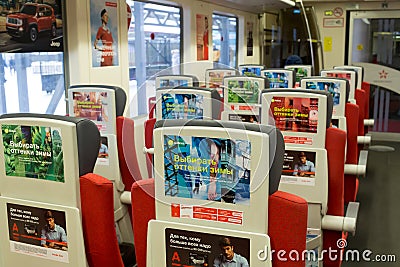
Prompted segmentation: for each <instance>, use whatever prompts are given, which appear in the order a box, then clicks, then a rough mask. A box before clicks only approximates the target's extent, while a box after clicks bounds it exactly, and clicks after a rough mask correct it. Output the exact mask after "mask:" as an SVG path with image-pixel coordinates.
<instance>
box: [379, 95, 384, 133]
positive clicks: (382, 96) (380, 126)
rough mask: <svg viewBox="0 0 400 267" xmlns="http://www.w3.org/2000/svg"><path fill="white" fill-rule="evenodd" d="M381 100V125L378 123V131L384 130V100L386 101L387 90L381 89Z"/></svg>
mask: <svg viewBox="0 0 400 267" xmlns="http://www.w3.org/2000/svg"><path fill="white" fill-rule="evenodd" d="M379 98H380V101H379V125H378V131H379V132H382V130H383V106H384V104H385V103H384V101H385V91H384V90H381V92H380V96H379Z"/></svg>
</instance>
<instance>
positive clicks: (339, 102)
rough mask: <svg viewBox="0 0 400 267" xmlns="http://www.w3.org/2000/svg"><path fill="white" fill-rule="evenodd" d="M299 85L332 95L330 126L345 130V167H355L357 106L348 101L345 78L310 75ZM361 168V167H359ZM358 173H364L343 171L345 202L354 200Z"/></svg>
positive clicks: (356, 158) (356, 153)
mask: <svg viewBox="0 0 400 267" xmlns="http://www.w3.org/2000/svg"><path fill="white" fill-rule="evenodd" d="M301 86H302V87H303V88H306V89H314V90H323V91H327V92H329V93H331V95H332V97H333V115H332V120H331V124H332V127H337V128H339V129H342V130H344V131H346V133H347V143H346V167H345V170H346V169H351V168H349V167H350V166H352V168H353V167H355V169H357V167H356V166H357V165H358V135H359V128H358V125H359V106H358V105H356V104H353V103H350V102H349V101H348V100H349V94H350V84H349V82H348V80H347V79H342V78H333V77H310V78H304V79H302V80H301ZM360 169H361V167H360ZM358 175H360V176H362V175H365V173H364V174H363V173H361V172H359V173H357V174H354V173H353V174H347V173H345V187H344V190H345V193H344V195H345V203H346V204H347V203H348V202H352V201H355V199H356V195H357V192H358V183H359V182H358Z"/></svg>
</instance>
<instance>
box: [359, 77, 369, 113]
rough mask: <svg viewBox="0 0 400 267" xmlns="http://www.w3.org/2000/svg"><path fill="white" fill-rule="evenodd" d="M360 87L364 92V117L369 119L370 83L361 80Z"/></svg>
mask: <svg viewBox="0 0 400 267" xmlns="http://www.w3.org/2000/svg"><path fill="white" fill-rule="evenodd" d="M361 89H363V90H364V92H365V97H366V101H365V117H364V118H365V119H369V97H370V92H371V84H370V83H367V82H362V85H361Z"/></svg>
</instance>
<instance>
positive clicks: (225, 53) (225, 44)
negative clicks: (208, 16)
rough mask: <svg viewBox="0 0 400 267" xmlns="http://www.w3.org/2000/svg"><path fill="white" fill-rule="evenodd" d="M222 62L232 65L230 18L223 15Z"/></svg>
mask: <svg viewBox="0 0 400 267" xmlns="http://www.w3.org/2000/svg"><path fill="white" fill-rule="evenodd" d="M221 31H222V32H221V36H222V38H223V41H222V42H221V63H222V64H224V65H226V66H230V55H229V54H230V53H229V18H228V17H223V16H221Z"/></svg>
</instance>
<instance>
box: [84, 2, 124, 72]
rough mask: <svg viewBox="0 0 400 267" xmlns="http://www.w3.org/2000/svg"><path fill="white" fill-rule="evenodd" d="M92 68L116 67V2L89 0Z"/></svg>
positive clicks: (117, 62)
mask: <svg viewBox="0 0 400 267" xmlns="http://www.w3.org/2000/svg"><path fill="white" fill-rule="evenodd" d="M90 32H91V34H90V35H91V44H92V67H109V66H118V65H119V61H118V56H119V52H118V12H117V1H116V0H114V1H104V0H90Z"/></svg>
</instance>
